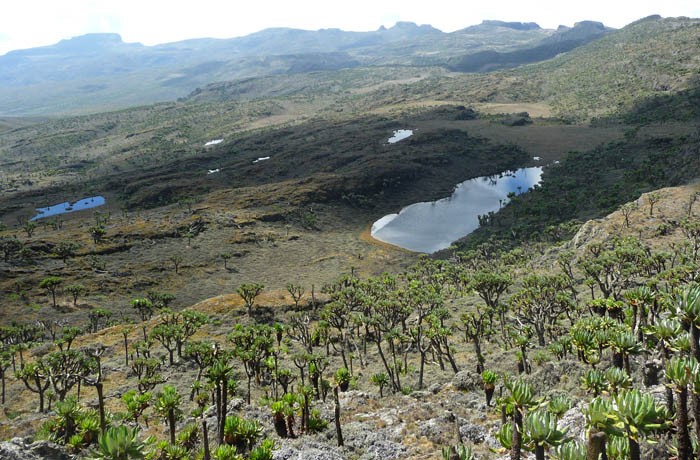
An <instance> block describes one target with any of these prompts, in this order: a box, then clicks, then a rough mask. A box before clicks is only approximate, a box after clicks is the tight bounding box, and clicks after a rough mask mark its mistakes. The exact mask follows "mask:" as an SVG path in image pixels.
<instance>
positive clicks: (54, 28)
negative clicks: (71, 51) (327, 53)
mask: <svg viewBox="0 0 700 460" xmlns="http://www.w3.org/2000/svg"><path fill="white" fill-rule="evenodd" d="M651 14H660V15H661V16H664V17H668V16H689V17H694V18H697V17H700V1H699V0H663V1H662V0H633V1H629V0H624V1H623V0H583V1H580V0H579V1H566V0H542V1H539V0H531V1H527V2H525V1H522V0H479V1H474V0H431V1H426V0H420V1H417V0H403V1H399V0H352V1H342V2H341V1H333V0H197V1H191V0H167V1H165V0H9V1H4V2H3V6H2V13H0V55H3V54H5V53H6V52H8V51H11V50H15V49H25V48H33V47H37V46H45V45H51V44H54V43H57V42H58V41H60V40H62V39H66V38H71V37H75V36H79V35H83V34H86V33H95V32H109V33H118V34H120V35H121V36H122V39H123V40H124V41H126V42H140V43H143V44H144V45H155V44H159V43H167V42H173V41H179V40H184V39H188V38H203V37H213V38H232V37H239V36H243V35H247V34H250V33H253V32H257V31H259V30H262V29H265V28H268V27H293V28H299V29H307V30H317V29H322V28H340V29H343V30H351V31H369V30H376V29H378V28H379V27H380V26H382V25H384V26H386V27H391V26H392V25H394V24H395V23H396V22H397V21H411V22H415V23H417V24H430V25H432V26H433V27H436V28H438V29H440V30H442V31H443V32H453V31H455V30H458V29H462V28H464V27H467V26H470V25H473V24H478V23H480V22H481V21H482V20H484V19H499V20H503V21H522V22H536V23H538V24H539V25H540V26H541V27H544V28H556V27H557V26H558V25H560V24H563V25H567V26H572V25H573V24H574V22H577V21H581V20H595V21H601V22H603V23H604V24H605V25H607V26H610V27H616V28H620V27H623V26H625V25H626V24H629V23H630V22H633V21H635V20H637V19H640V18H642V17H646V16H649V15H651Z"/></svg>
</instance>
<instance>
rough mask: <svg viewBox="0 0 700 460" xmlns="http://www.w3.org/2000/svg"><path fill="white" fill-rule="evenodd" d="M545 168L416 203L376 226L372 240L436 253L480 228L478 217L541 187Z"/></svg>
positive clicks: (468, 184) (467, 184) (480, 181)
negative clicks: (509, 195)
mask: <svg viewBox="0 0 700 460" xmlns="http://www.w3.org/2000/svg"><path fill="white" fill-rule="evenodd" d="M541 178H542V168H540V167H534V168H522V169H518V170H517V171H506V172H504V173H502V174H500V175H498V176H484V177H477V178H475V179H470V180H467V181H464V182H462V183H461V184H458V185H457V187H456V188H455V191H454V193H453V194H452V196H450V197H448V198H443V199H441V200H438V201H431V202H423V203H415V204H412V205H409V206H407V207H405V208H403V209H402V210H401V211H399V213H398V214H389V215H387V216H384V217H382V218H381V219H379V220H378V221H376V222H375V223H374V224H373V225H372V237H374V238H376V239H378V240H380V241H384V242H385V243H390V244H393V245H396V246H399V247H402V248H404V249H408V250H410V251H415V252H427V253H432V252H435V251H439V250H440V249H445V248H447V247H449V246H450V245H451V244H452V243H453V242H454V241H456V240H458V239H459V238H461V237H463V236H466V235H468V234H469V233H471V232H473V231H474V230H476V229H477V228H478V227H479V219H478V216H480V215H484V214H488V213H489V212H491V211H498V210H499V209H500V208H501V206H502V205H504V204H505V203H506V202H507V201H508V194H509V193H511V192H512V193H515V194H516V195H519V194H521V193H525V192H527V191H528V190H529V189H530V187H532V186H534V185H537V184H539V183H540V180H541Z"/></svg>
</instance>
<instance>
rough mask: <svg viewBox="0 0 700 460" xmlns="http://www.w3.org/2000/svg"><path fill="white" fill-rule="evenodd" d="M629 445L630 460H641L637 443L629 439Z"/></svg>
mask: <svg viewBox="0 0 700 460" xmlns="http://www.w3.org/2000/svg"><path fill="white" fill-rule="evenodd" d="M629 445H630V460H641V458H642V454H641V452H640V450H639V443H638V442H637V441H635V440H634V439H632V437H629Z"/></svg>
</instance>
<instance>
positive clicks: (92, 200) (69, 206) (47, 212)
mask: <svg viewBox="0 0 700 460" xmlns="http://www.w3.org/2000/svg"><path fill="white" fill-rule="evenodd" d="M103 204H105V198H104V197H103V196H89V197H87V198H82V199H80V200H78V201H73V202H70V201H66V202H63V203H58V204H54V205H52V206H48V207H46V208H36V212H37V215H36V216H34V217H32V218H31V220H37V219H43V218H44V217H51V216H56V215H58V214H65V213H68V212H75V211H82V210H84V209H90V208H96V207H97V206H102V205H103Z"/></svg>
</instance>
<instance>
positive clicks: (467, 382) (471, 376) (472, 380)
mask: <svg viewBox="0 0 700 460" xmlns="http://www.w3.org/2000/svg"><path fill="white" fill-rule="evenodd" d="M452 384H453V385H454V387H455V388H456V389H457V390H460V391H481V389H482V381H481V375H479V374H478V373H476V372H472V371H460V372H457V373H456V374H455V376H454V378H453V379H452Z"/></svg>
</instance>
